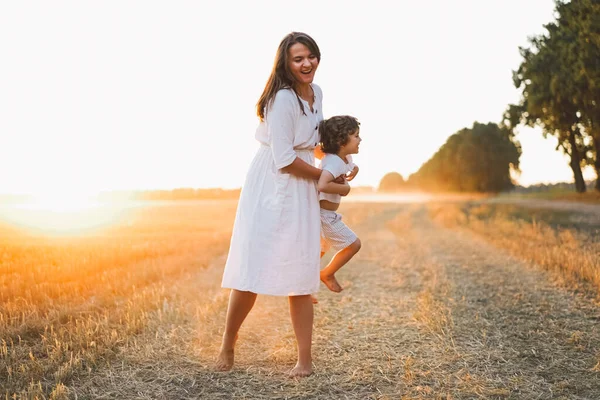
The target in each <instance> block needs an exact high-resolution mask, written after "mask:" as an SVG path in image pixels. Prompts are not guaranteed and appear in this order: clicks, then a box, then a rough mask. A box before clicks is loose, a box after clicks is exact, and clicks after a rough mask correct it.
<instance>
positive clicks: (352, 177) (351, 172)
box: [346, 164, 358, 182]
mask: <svg viewBox="0 0 600 400" xmlns="http://www.w3.org/2000/svg"><path fill="white" fill-rule="evenodd" d="M356 174H358V165H356V164H354V168H352V171H350V172H349V173H348V175H346V180H347V181H348V182H349V181H351V180H352V179H354V177H355V176H356Z"/></svg>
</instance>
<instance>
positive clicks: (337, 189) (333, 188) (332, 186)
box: [317, 170, 350, 196]
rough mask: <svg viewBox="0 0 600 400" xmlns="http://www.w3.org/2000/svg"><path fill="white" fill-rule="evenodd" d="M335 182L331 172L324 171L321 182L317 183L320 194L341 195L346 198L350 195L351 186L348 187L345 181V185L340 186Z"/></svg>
mask: <svg viewBox="0 0 600 400" xmlns="http://www.w3.org/2000/svg"><path fill="white" fill-rule="evenodd" d="M334 180H335V177H334V176H333V174H332V173H331V172H329V171H325V170H323V172H321V177H320V178H319V182H318V183H317V189H318V190H319V192H323V193H329V194H339V195H341V196H346V195H347V194H348V193H350V185H348V182H345V181H344V183H343V184H339V183H335V182H334Z"/></svg>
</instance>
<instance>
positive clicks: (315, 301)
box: [310, 294, 319, 304]
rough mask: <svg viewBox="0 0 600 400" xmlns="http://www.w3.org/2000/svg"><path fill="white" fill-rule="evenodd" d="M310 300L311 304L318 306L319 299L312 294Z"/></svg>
mask: <svg viewBox="0 0 600 400" xmlns="http://www.w3.org/2000/svg"><path fill="white" fill-rule="evenodd" d="M310 300H311V301H312V303H313V304H319V299H317V298H316V297H315V295H314V294H311V295H310Z"/></svg>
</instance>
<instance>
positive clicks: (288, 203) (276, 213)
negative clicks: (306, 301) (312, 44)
mask: <svg viewBox="0 0 600 400" xmlns="http://www.w3.org/2000/svg"><path fill="white" fill-rule="evenodd" d="M312 87H313V90H314V93H315V101H314V104H313V110H312V111H311V109H310V107H309V105H308V103H307V102H305V101H304V100H300V101H302V104H303V106H304V113H305V114H306V115H304V114H303V112H302V109H301V108H300V104H299V102H298V99H299V97H297V96H296V94H295V93H294V92H293V91H292V90H290V89H282V90H280V91H279V92H277V94H276V96H275V99H274V100H273V102H272V104H271V106H270V107H269V108H268V110H267V113H266V116H265V121H263V122H261V123H260V124H259V126H258V128H257V130H256V139H257V140H258V141H259V142H260V144H261V146H260V147H259V149H258V151H257V153H256V155H255V157H254V160H253V161H252V163H251V165H250V169H249V171H248V174H247V176H246V181H245V183H244V185H243V187H242V191H241V194H240V200H239V204H238V208H237V214H236V217H235V223H234V226H233V233H232V236H231V243H230V247H229V255H228V257H227V263H226V264H225V271H224V272H223V282H222V286H223V287H224V288H232V289H237V290H241V291H249V292H254V293H259V294H270V295H276V296H293V295H304V294H310V293H315V292H317V291H318V289H319V269H320V268H319V267H320V259H319V256H320V254H319V251H320V225H321V221H320V217H319V202H318V196H317V187H316V181H314V180H310V179H304V178H298V177H296V176H294V175H291V174H285V173H282V172H281V168H283V167H285V166H287V165H289V164H291V163H292V162H293V161H294V159H295V158H296V157H299V158H301V159H302V160H304V161H306V162H307V163H308V164H310V165H314V153H313V151H314V148H315V146H316V145H317V143H318V142H319V133H318V129H317V128H318V125H319V122H320V121H321V120H322V119H323V110H322V92H321V89H320V88H319V87H318V86H317V85H312Z"/></svg>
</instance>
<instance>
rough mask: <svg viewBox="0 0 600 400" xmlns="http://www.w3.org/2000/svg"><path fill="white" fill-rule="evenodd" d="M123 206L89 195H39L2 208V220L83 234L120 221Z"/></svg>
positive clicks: (47, 230)
mask: <svg viewBox="0 0 600 400" xmlns="http://www.w3.org/2000/svg"><path fill="white" fill-rule="evenodd" d="M122 212H123V207H122V205H119V204H118V203H101V202H99V201H97V200H95V199H94V198H93V197H90V196H87V195H75V194H71V195H50V194H48V195H38V196H35V197H34V198H32V199H31V200H29V201H27V202H24V203H20V204H12V205H10V206H5V207H0V220H3V221H6V222H8V223H10V224H14V225H17V226H20V227H24V228H28V229H32V230H36V231H41V232H43V233H45V234H55V235H72V234H83V233H89V232H91V231H95V230H97V229H99V228H103V227H107V226H109V225H112V224H116V223H118V222H119V221H121V219H122V217H121V215H122Z"/></svg>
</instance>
